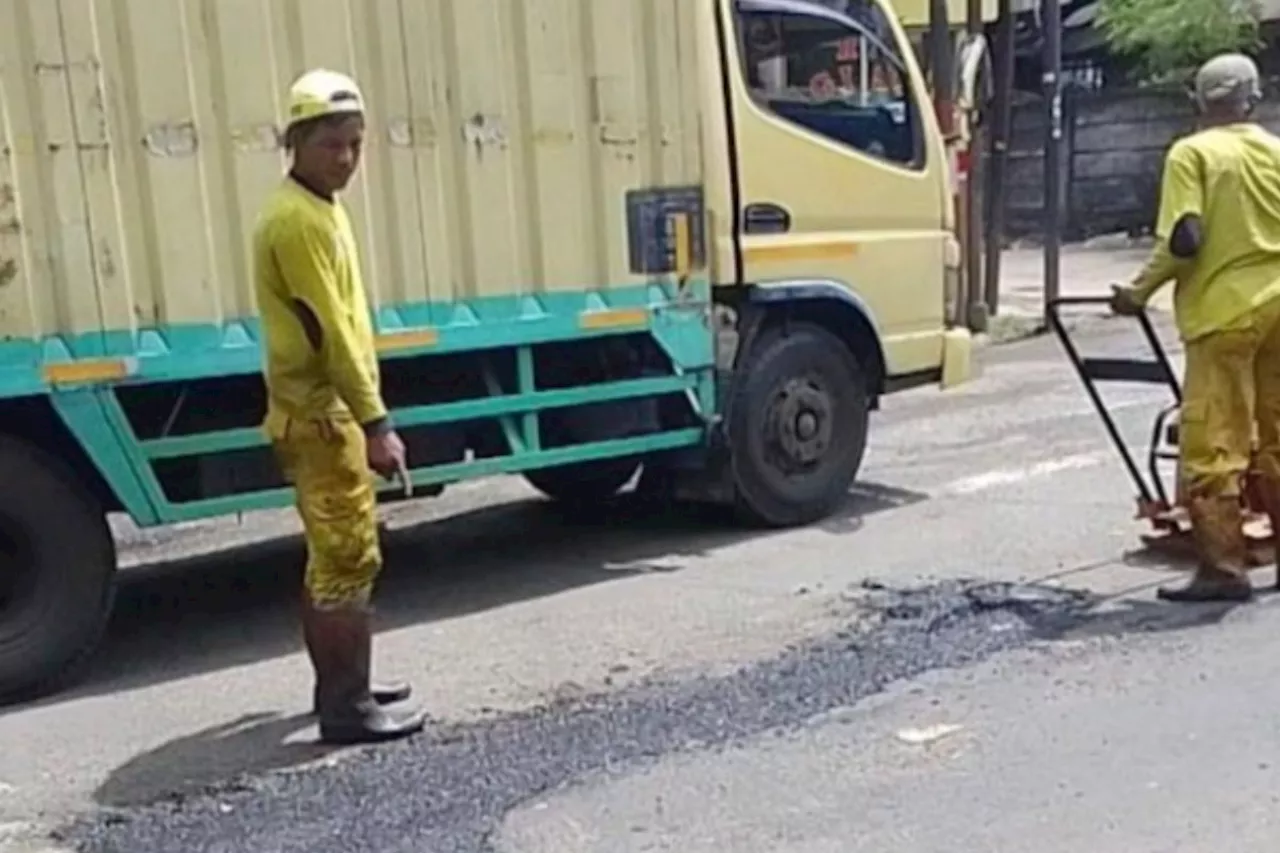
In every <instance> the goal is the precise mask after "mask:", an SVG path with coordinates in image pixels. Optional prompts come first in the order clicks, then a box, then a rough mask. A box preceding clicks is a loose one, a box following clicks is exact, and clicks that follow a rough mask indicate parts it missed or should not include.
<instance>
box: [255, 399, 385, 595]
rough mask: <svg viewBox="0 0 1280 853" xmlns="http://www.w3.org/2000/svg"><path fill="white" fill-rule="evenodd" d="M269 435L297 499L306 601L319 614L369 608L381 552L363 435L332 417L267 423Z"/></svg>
mask: <svg viewBox="0 0 1280 853" xmlns="http://www.w3.org/2000/svg"><path fill="white" fill-rule="evenodd" d="M266 431H267V435H268V437H269V438H270V439H271V443H272V445H273V447H274V448H275V453H276V458H277V459H278V460H279V462H280V467H281V468H282V469H283V471H284V475H285V477H286V479H288V480H289V481H290V482H291V483H292V484H293V485H294V487H295V490H296V492H297V507H298V514H299V515H300V516H302V524H303V528H304V530H305V531H306V540H307V573H306V587H307V592H308V593H309V594H310V597H311V601H312V602H313V603H314V605H315V606H317V607H344V606H351V605H357V606H365V605H367V604H368V603H369V599H370V597H371V596H372V593H373V584H374V581H375V580H376V579H377V577H378V572H379V571H380V570H381V568H382V551H381V549H380V548H379V546H378V512H377V496H376V494H375V491H374V485H373V472H371V471H370V470H369V462H368V457H367V450H366V445H365V436H364V430H363V429H361V427H360V425H359V424H358V423H356V421H355V419H354V418H351V417H337V416H335V417H326V418H316V419H306V420H304V419H300V418H287V417H281V418H269V419H268V423H267V426H266Z"/></svg>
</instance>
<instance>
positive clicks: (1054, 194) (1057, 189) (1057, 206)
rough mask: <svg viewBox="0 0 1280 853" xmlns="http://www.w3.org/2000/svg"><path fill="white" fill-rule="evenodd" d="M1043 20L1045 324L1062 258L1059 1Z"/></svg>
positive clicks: (1048, 2)
mask: <svg viewBox="0 0 1280 853" xmlns="http://www.w3.org/2000/svg"><path fill="white" fill-rule="evenodd" d="M1042 2H1043V6H1042V15H1041V17H1042V18H1043V20H1044V76H1043V77H1042V78H1041V82H1042V83H1043V84H1044V104H1045V110H1046V111H1047V112H1048V116H1047V118H1048V121H1046V122H1045V141H1044V301H1045V310H1044V323H1045V325H1046V327H1047V326H1048V322H1049V303H1050V302H1052V301H1053V300H1055V299H1057V298H1058V294H1059V292H1060V290H1061V281H1060V278H1059V276H1060V272H1061V259H1062V189H1063V188H1062V2H1061V0H1042Z"/></svg>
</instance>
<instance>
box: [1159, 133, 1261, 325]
mask: <svg viewBox="0 0 1280 853" xmlns="http://www.w3.org/2000/svg"><path fill="white" fill-rule="evenodd" d="M1187 214H1195V215H1197V216H1199V217H1200V218H1201V220H1202V222H1203V226H1204V229H1203V230H1204V236H1203V242H1202V244H1201V247H1200V251H1199V253H1198V254H1197V255H1196V257H1194V258H1191V259H1187V260H1180V259H1178V258H1175V257H1174V256H1173V255H1172V254H1171V253H1170V252H1169V245H1168V243H1169V235H1170V233H1171V232H1172V231H1173V227H1174V225H1176V224H1177V222H1178V220H1179V219H1181V218H1182V217H1183V216H1185V215H1187ZM1170 279H1174V280H1176V282H1177V284H1176V287H1175V290H1174V297H1173V299H1174V313H1175V315H1176V319H1177V323H1178V331H1179V333H1180V334H1181V336H1182V338H1183V340H1187V341H1190V340H1195V339H1196V338H1199V337H1201V336H1203V335H1207V334H1210V333H1212V332H1216V331H1224V330H1227V329H1231V328H1235V327H1238V326H1242V325H1244V324H1246V323H1248V321H1249V315H1250V314H1251V312H1252V311H1253V310H1254V309H1255V308H1257V307H1259V306H1261V305H1264V304H1266V303H1267V302H1269V301H1270V300H1272V299H1275V298H1276V297H1280V138H1277V137H1276V136H1274V135H1273V134H1271V133H1269V132H1268V131H1266V130H1264V129H1263V128H1262V127H1260V126H1258V125H1256V124H1251V123H1247V122H1245V123H1240V124H1233V125H1227V126H1224V127H1215V128H1210V129H1208V130H1202V131H1200V132H1198V133H1195V134H1192V135H1191V136H1188V137H1186V138H1184V139H1180V140H1178V142H1176V143H1174V145H1173V147H1172V148H1170V149H1169V153H1168V155H1167V156H1166V158H1165V164H1164V175H1163V178H1162V179H1161V186H1160V213H1159V217H1158V220H1157V223H1156V248H1155V250H1154V251H1153V252H1152V254H1151V258H1150V260H1149V261H1148V262H1147V265H1146V266H1145V267H1144V268H1143V270H1142V272H1140V273H1139V274H1138V277H1137V278H1136V279H1135V280H1134V287H1135V295H1136V297H1137V299H1138V300H1139V302H1141V303H1145V302H1147V301H1148V300H1149V299H1150V298H1151V297H1152V296H1153V295H1154V294H1155V293H1156V291H1158V290H1159V289H1160V287H1161V286H1163V285H1164V284H1165V283H1166V282H1168V281H1169V280H1170Z"/></svg>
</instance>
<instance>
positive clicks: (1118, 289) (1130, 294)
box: [1111, 284, 1142, 317]
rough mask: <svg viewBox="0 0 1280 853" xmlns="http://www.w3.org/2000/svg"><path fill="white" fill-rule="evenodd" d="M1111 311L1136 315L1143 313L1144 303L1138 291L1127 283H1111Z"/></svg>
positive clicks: (1121, 314)
mask: <svg viewBox="0 0 1280 853" xmlns="http://www.w3.org/2000/svg"><path fill="white" fill-rule="evenodd" d="M1111 312H1112V313H1113V314H1119V315H1120V316H1122V317H1135V316H1137V315H1138V314H1141V313H1142V303H1141V302H1139V301H1138V296H1137V292H1136V291H1135V290H1134V289H1133V287H1132V286H1130V285H1127V284H1113V285H1111Z"/></svg>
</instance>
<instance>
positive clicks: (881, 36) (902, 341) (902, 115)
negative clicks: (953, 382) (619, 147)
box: [720, 0, 951, 375]
mask: <svg viewBox="0 0 1280 853" xmlns="http://www.w3.org/2000/svg"><path fill="white" fill-rule="evenodd" d="M720 12H721V15H722V21H723V22H724V23H725V26H724V27H723V32H724V38H723V46H724V51H725V54H726V57H725V58H726V60H727V61H726V62H725V64H724V67H725V72H726V74H727V77H728V79H727V80H726V81H725V93H726V97H727V99H728V105H729V110H728V112H729V119H730V121H731V128H730V133H731V138H732V140H733V143H734V144H733V145H732V146H731V151H733V152H734V153H733V157H734V161H735V162H734V164H735V167H736V171H735V175H734V177H735V186H736V193H737V205H736V213H737V217H736V222H735V224H734V228H735V230H736V234H737V241H738V245H737V249H738V257H739V266H740V277H741V281H742V283H745V284H751V285H756V286H759V287H769V286H779V285H788V284H794V283H797V282H805V283H812V284H818V285H820V286H824V287H828V288H840V289H843V290H845V291H847V293H848V296H849V297H850V298H851V299H852V300H853V301H854V302H855V303H858V304H860V305H861V306H862V307H863V309H864V311H865V312H866V313H867V314H869V315H870V319H871V320H872V322H873V324H874V325H875V326H876V328H877V330H878V332H879V334H880V337H881V341H882V345H883V348H884V353H885V360H886V363H887V364H886V367H887V368H888V373H889V374H890V375H899V374H907V373H914V372H919V371H924V370H931V369H934V368H936V367H938V365H939V364H940V360H941V347H942V334H943V329H944V319H945V318H944V313H945V300H946V296H945V293H944V287H945V285H944V280H945V274H944V253H945V252H946V249H947V242H948V239H949V220H950V218H951V217H950V212H949V205H950V204H951V192H950V184H949V174H950V173H949V167H948V164H947V163H946V156H945V149H944V146H943V143H942V139H941V136H940V134H939V132H938V129H937V124H936V122H935V119H934V116H933V114H932V112H931V110H930V108H929V99H928V92H927V90H926V89H925V86H924V83H923V78H922V75H921V74H920V71H919V68H918V66H917V65H916V62H915V57H914V55H913V53H912V51H911V48H910V44H909V43H908V42H907V40H906V38H905V35H904V33H903V32H902V30H901V28H900V27H899V26H898V25H897V24H896V23H895V22H894V20H893V18H892V16H891V13H890V12H889V10H888V8H887V7H886V6H885V5H884V4H883V3H881V2H876V0H821V2H816V0H721V5H720Z"/></svg>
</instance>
